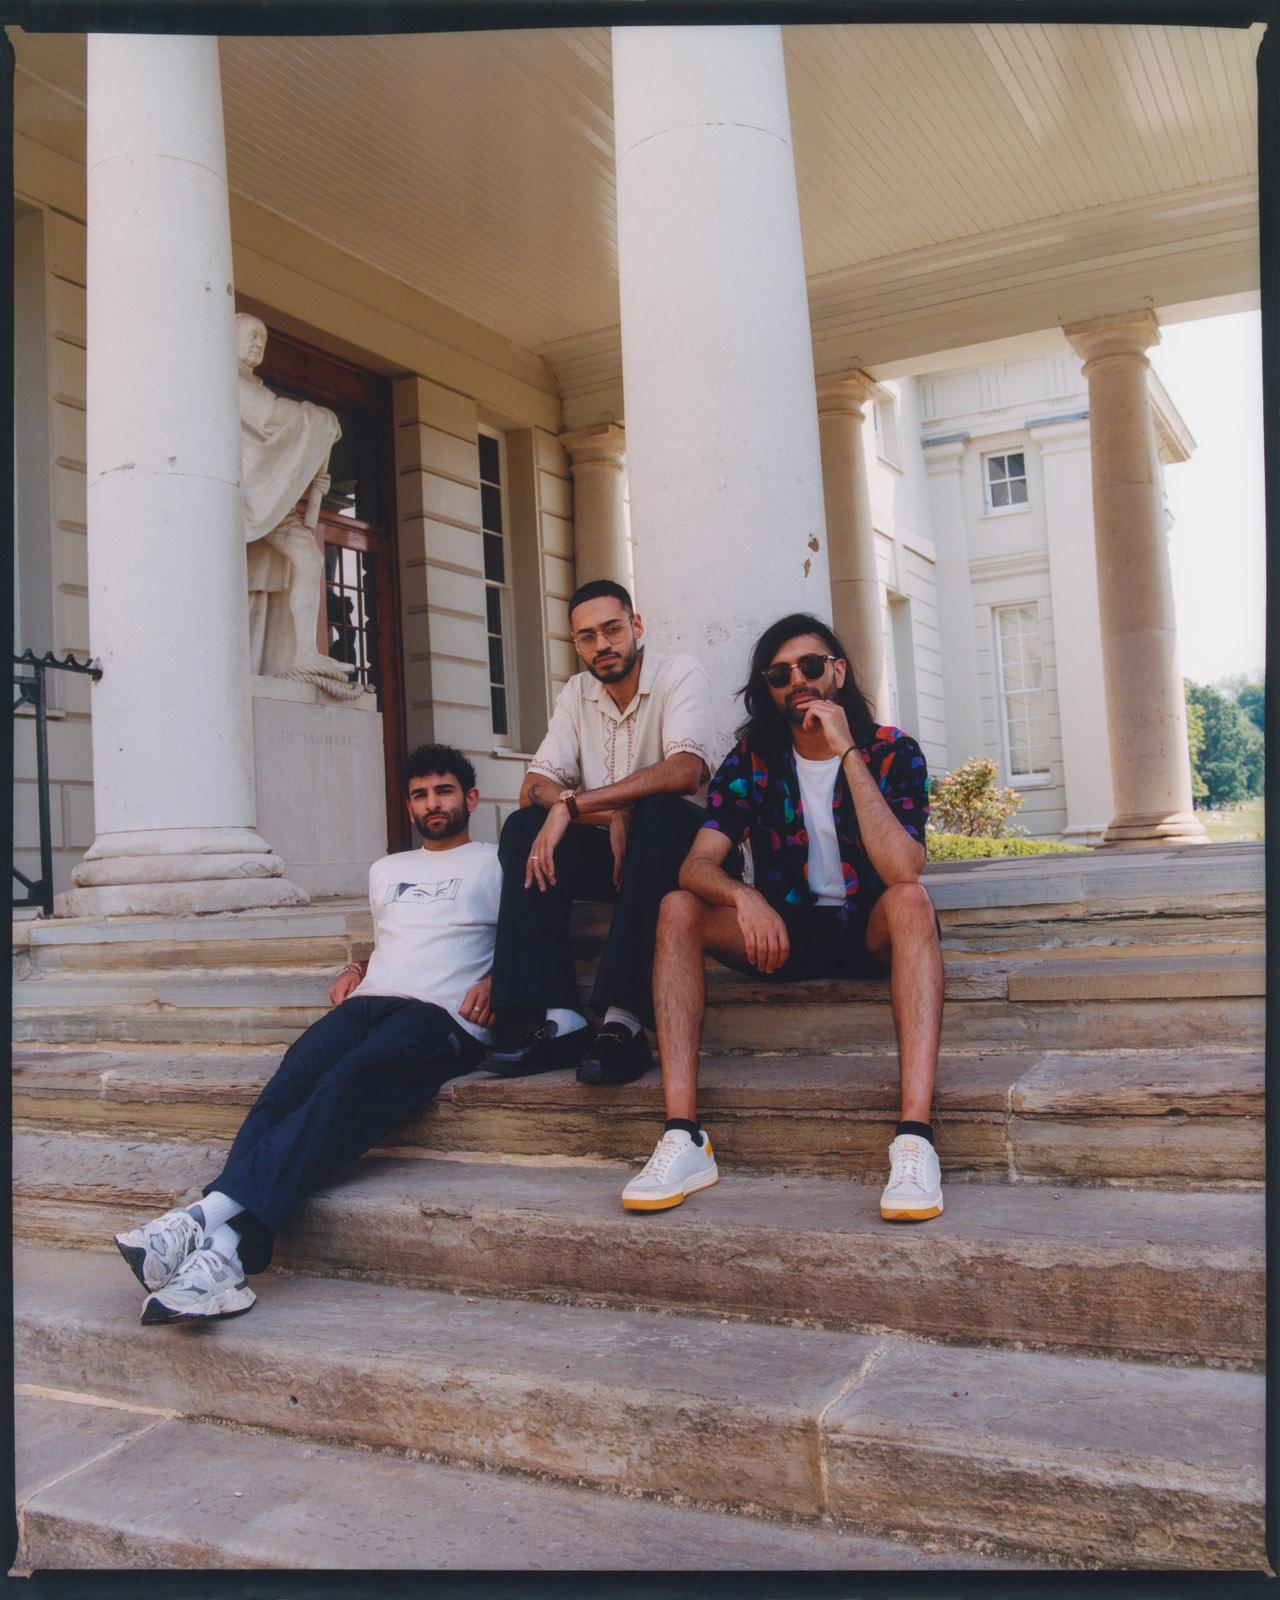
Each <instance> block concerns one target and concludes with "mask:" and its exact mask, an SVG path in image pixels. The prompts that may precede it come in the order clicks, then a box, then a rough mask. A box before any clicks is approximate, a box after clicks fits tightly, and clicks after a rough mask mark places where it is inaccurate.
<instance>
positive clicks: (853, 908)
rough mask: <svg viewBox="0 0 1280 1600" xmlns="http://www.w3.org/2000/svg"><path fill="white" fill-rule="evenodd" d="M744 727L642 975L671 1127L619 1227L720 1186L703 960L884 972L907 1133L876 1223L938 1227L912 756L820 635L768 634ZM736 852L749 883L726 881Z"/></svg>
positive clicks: (927, 908)
mask: <svg viewBox="0 0 1280 1600" xmlns="http://www.w3.org/2000/svg"><path fill="white" fill-rule="evenodd" d="M742 697H743V701H744V704H745V706H746V711H747V720H746V722H745V723H744V724H743V725H742V727H741V728H740V729H739V731H738V742H737V744H736V745H735V747H734V749H733V750H732V751H731V752H730V754H729V755H728V756H727V757H726V759H725V760H724V762H723V763H722V764H721V766H720V768H719V770H718V771H717V772H716V774H715V776H714V778H712V780H711V784H710V787H709V789H708V793H707V813H706V819H705V821H704V823H703V826H702V829H701V831H700V832H699V834H698V837H697V840H696V842H695V843H694V846H693V849H692V850H691V851H690V852H689V856H688V858H687V860H686V861H685V863H684V865H683V867H682V868H681V870H680V889H679V891H678V892H677V893H674V894H670V895H668V896H667V898H666V899H665V900H664V902H663V905H662V914H661V918H660V921H659V924H658V940H657V954H656V959H655V963H654V972H653V992H654V995H655V997H656V1001H655V1008H656V1012H657V1032H658V1049H659V1054H660V1056H661V1059H662V1081H663V1091H664V1095H665V1098H666V1109H667V1124H666V1129H665V1131H664V1133H663V1135H662V1138H661V1139H660V1140H659V1141H658V1145H657V1148H656V1149H655V1151H654V1153H653V1155H652V1156H651V1157H650V1159H649V1161H648V1163H647V1165H646V1166H645V1167H644V1168H643V1170H642V1171H641V1172H640V1173H639V1174H638V1175H637V1176H636V1177H635V1178H633V1179H632V1180H631V1182H630V1183H628V1184H627V1186H626V1188H625V1189H624V1190H623V1192H622V1203H623V1205H624V1206H625V1207H626V1209H627V1210H629V1211H663V1210H666V1209H668V1208H669V1207H671V1206H677V1205H679V1204H680V1203H681V1202H682V1201H683V1200H684V1198H685V1196H686V1195H689V1194H693V1193H695V1192H696V1191H697V1190H699V1189H706V1188H710V1186H711V1185H712V1184H713V1183H715V1182H716V1181H717V1172H716V1164H715V1157H714V1155H713V1154H712V1150H711V1141H710V1139H709V1138H708V1137H707V1136H706V1134H705V1132H704V1131H703V1130H702V1128H701V1127H700V1126H699V1123H698V1117H697V1101H696V1094H697V1071H698V1049H699V1044H700V1040H701V1033H702V1019H703V1012H704V1009H705V1005H706V989H705V977H704V970H703V962H704V956H705V954H706V953H707V952H708V951H709V952H710V953H711V954H712V955H714V956H715V957H716V959H717V960H719V961H721V962H723V963H724V964H725V965H726V966H730V967H736V968H737V969H739V970H740V971H751V970H752V969H755V972H756V973H757V974H758V975H759V976H761V977H763V978H768V979H781V980H803V979H806V978H865V977H870V976H876V975H879V974H883V973H884V971H885V970H886V964H888V963H890V962H891V966H890V967H889V974H890V998H891V1001H892V1006H893V1019H894V1025H895V1027H896V1030H897V1036H898V1055H899V1071H900V1079H901V1113H900V1115H901V1120H900V1121H899V1123H898V1125H897V1130H896V1134H895V1137H894V1139H893V1142H892V1144H891V1145H890V1146H889V1163H890V1173H889V1182H888V1186H887V1187H886V1188H885V1190H884V1193H883V1195H882V1196H881V1200H880V1214H881V1216H882V1217H884V1218H886V1219H887V1220H895V1221H896V1220H901V1221H921V1220H924V1219H925V1218H928V1217H936V1216H937V1215H938V1214H939V1213H940V1212H941V1210H942V1185H941V1179H940V1175H939V1169H938V1158H937V1155H936V1153H935V1151H934V1147H933V1132H932V1129H931V1127H930V1121H929V1118H930V1105H931V1100H932V1094H933V1080H934V1074H935V1071H936V1067H937V1058H938V1039H939V1035H940V1032H941V1026H942V952H941V947H940V943H939V938H938V925H937V918H936V916H935V914H934V910H933V906H932V903H931V902H930V899H929V895H928V893H927V891H926V890H925V888H924V887H923V885H922V884H921V883H920V881H919V879H920V872H921V869H922V868H923V867H924V863H925V851H924V830H925V820H926V818H927V817H928V814H929V806H928V798H927V797H928V787H929V785H928V776H927V773H926V770H925V761H924V757H923V755H922V754H921V752H920V747H919V745H918V744H917V743H916V741H915V740H914V739H912V738H911V737H909V735H907V734H905V733H902V732H901V731H900V730H898V729H897V728H886V727H877V725H876V720H875V716H874V714H873V712H872V709H871V707H870V706H869V705H868V704H867V702H866V700H865V698H864V697H863V695H862V693H861V692H860V690H859V689H858V686H857V683H856V681H855V679H854V676H853V673H852V671H851V669H850V666H849V661H848V657H847V654H846V652H845V650H844V647H843V646H842V645H841V643H840V641H839V640H838V639H837V638H836V636H835V634H834V633H833V632H832V631H831V629H830V628H828V627H827V626H826V624H825V623H823V622H820V621H819V620H818V618H816V617H812V616H807V615H805V614H803V613H797V614H794V615H792V616H787V617H783V618H782V619H781V620H780V621H778V622H775V623H774V624H773V626H772V627H770V628H767V629H766V630H765V632H764V633H763V634H762V635H761V637H760V639H759V640H758V641H757V643H756V645H755V647H754V649H753V651H752V655H751V668H750V672H749V674H748V677H747V683H746V686H745V688H744V689H743V690H742ZM744 841H748V842H749V843H750V847H751V858H752V862H753V866H754V877H755V882H754V884H753V885H748V884H746V883H744V882H741V881H739V879H737V878H735V877H732V876H731V875H730V874H729V873H728V872H727V871H726V870H725V863H726V860H727V858H728V856H729V853H730V851H731V850H732V849H733V848H734V847H735V846H736V845H740V844H742V843H743V842H744Z"/></svg>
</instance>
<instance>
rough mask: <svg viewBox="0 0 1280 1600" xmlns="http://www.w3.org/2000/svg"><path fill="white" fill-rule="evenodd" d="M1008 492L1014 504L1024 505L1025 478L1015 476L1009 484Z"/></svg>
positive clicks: (1025, 493) (1025, 495) (1025, 496)
mask: <svg viewBox="0 0 1280 1600" xmlns="http://www.w3.org/2000/svg"><path fill="white" fill-rule="evenodd" d="M1009 492H1010V493H1011V494H1012V496H1013V503H1014V505H1015V506H1025V505H1026V503H1027V480H1026V479H1025V478H1015V479H1014V480H1013V482H1012V483H1011V484H1010V485H1009Z"/></svg>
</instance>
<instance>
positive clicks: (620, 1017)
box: [604, 1006, 641, 1037]
mask: <svg viewBox="0 0 1280 1600" xmlns="http://www.w3.org/2000/svg"><path fill="white" fill-rule="evenodd" d="M604 1021H605V1026H606V1027H607V1026H608V1025H609V1023H611V1022H620V1023H621V1024H622V1026H623V1027H624V1028H627V1029H629V1030H630V1032H631V1034H632V1037H634V1036H635V1035H636V1034H637V1033H639V1032H640V1028H641V1022H640V1018H639V1017H638V1016H636V1014H635V1012H634V1011H624V1010H623V1008H622V1007H621V1006H610V1007H609V1009H608V1010H607V1011H606V1012H605V1014H604Z"/></svg>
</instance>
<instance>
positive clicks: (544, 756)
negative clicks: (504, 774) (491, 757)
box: [529, 648, 711, 789]
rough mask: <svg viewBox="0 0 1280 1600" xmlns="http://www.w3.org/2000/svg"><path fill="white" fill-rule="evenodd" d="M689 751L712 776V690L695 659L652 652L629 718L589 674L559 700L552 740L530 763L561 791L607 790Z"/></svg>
mask: <svg viewBox="0 0 1280 1600" xmlns="http://www.w3.org/2000/svg"><path fill="white" fill-rule="evenodd" d="M682 750H687V751H689V752H690V753H691V754H693V755H695V756H697V757H698V759H699V760H700V761H701V762H702V766H703V777H704V779H705V778H706V777H707V776H708V775H709V774H710V771H711V760H710V752H711V684H710V682H709V681H708V679H707V674H706V672H705V671H704V670H703V668H702V665H701V663H700V662H698V661H696V660H695V659H694V658H693V656H660V655H656V654H655V653H654V652H653V651H652V650H650V649H647V648H646V650H645V652H644V654H643V656H642V657H641V658H640V686H639V688H638V689H637V691H636V693H635V694H634V695H633V696H632V699H631V704H630V705H629V706H628V707H627V708H626V710H625V711H619V710H618V708H617V706H616V705H614V703H613V701H612V699H611V698H610V696H609V693H608V690H607V689H606V688H605V686H604V684H602V683H601V682H600V680H599V679H598V678H594V677H592V675H591V674H590V673H589V672H579V673H577V674H576V675H575V676H574V677H572V678H570V679H569V681H568V683H566V684H565V686H564V688H563V689H561V691H560V693H559V696H558V697H557V699H556V707H555V710H554V711H553V712H552V713H551V722H550V725H549V726H548V728H547V734H546V738H545V739H543V741H542V743H541V744H540V745H539V746H538V749H537V753H536V754H535V756H534V758H533V760H532V761H531V762H530V763H529V771H530V772H537V773H541V774H542V776H543V777H546V778H550V779H551V781H552V783H557V784H559V785H560V787H561V788H562V789H602V788H604V786H605V785H606V784H610V783H617V782H619V781H620V780H621V779H623V778H626V777H629V776H630V775H631V774H632V773H633V772H636V771H638V770H639V769H640V768H641V767H652V766H656V764H657V763H658V762H659V761H665V760H666V758H667V757H668V756H673V755H676V754H678V753H679V752H680V751H682Z"/></svg>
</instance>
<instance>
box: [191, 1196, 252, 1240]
mask: <svg viewBox="0 0 1280 1600" xmlns="http://www.w3.org/2000/svg"><path fill="white" fill-rule="evenodd" d="M196 1205H197V1206H199V1207H200V1211H201V1214H202V1215H203V1217H204V1231H205V1232H206V1233H212V1232H213V1230H214V1229H215V1228H220V1227H221V1226H222V1224H223V1223H224V1222H230V1221H231V1219H232V1217H238V1216H239V1215H240V1213H241V1212H242V1211H243V1210H244V1207H243V1206H242V1205H241V1204H240V1202H239V1201H238V1200H233V1199H232V1198H231V1196H230V1195H229V1194H219V1193H218V1191H217V1190H216V1189H214V1190H213V1191H212V1193H210V1194H207V1195H205V1197H204V1199H203V1200H197V1201H196ZM187 1210H188V1211H194V1210H195V1206H188V1207H187Z"/></svg>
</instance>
